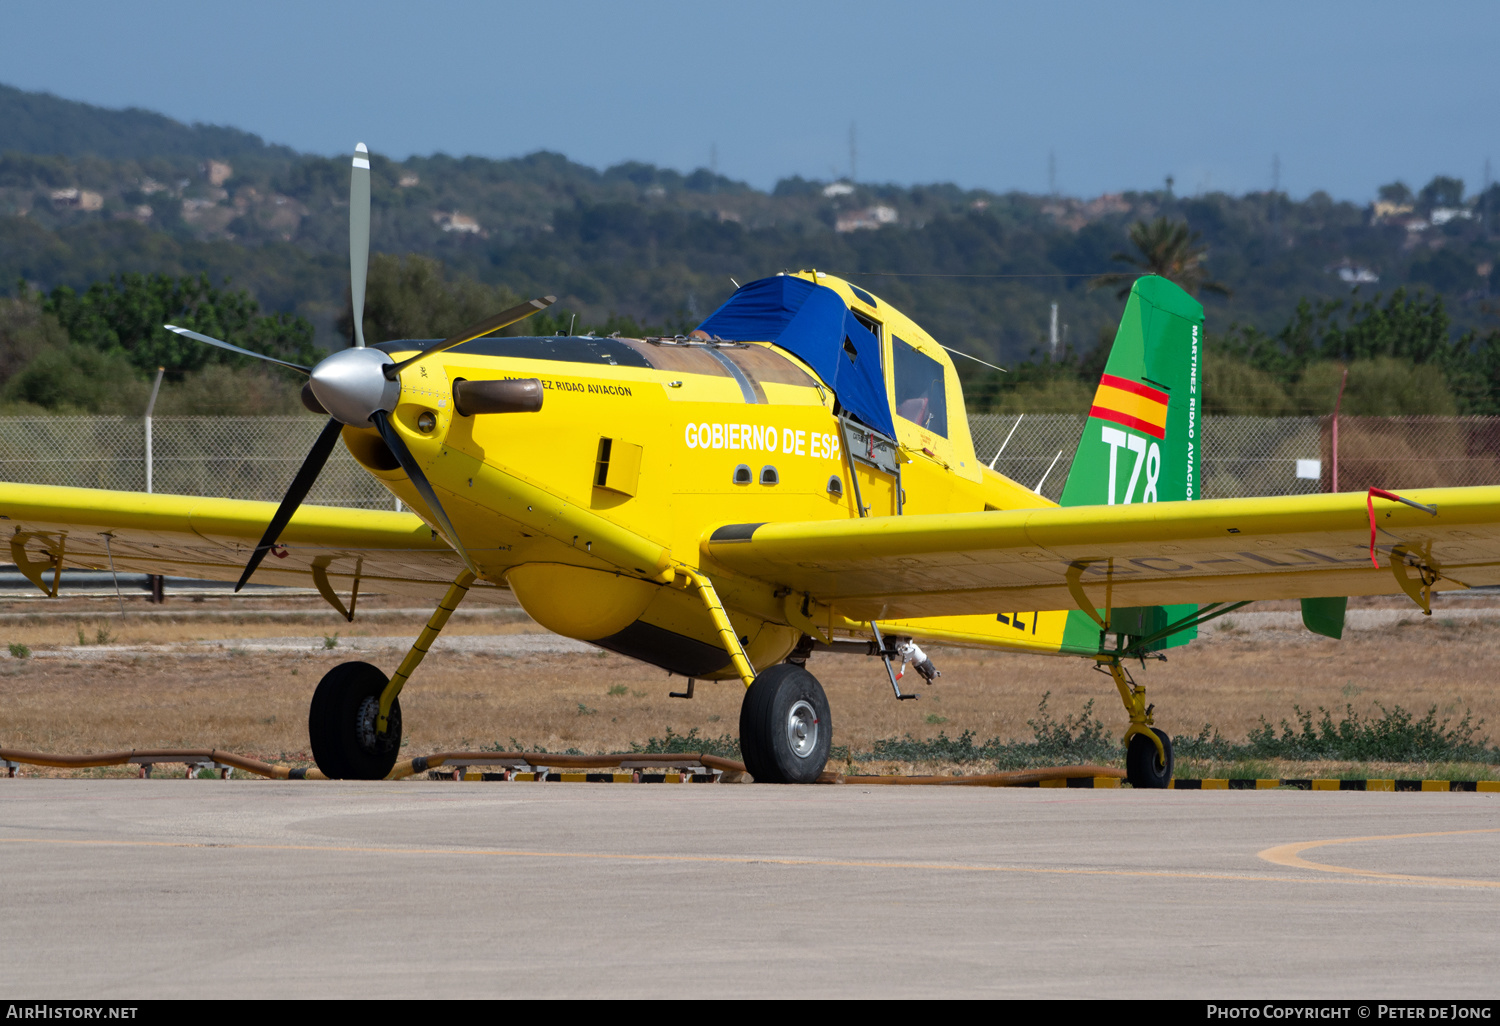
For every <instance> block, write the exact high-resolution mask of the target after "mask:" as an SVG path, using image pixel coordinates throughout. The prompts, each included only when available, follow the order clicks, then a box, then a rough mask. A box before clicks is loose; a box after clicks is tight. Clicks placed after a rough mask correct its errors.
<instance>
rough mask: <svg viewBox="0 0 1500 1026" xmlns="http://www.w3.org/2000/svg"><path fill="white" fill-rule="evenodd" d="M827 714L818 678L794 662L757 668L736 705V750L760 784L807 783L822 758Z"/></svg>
mask: <svg viewBox="0 0 1500 1026" xmlns="http://www.w3.org/2000/svg"><path fill="white" fill-rule="evenodd" d="M832 743H833V718H832V717H831V716H830V715H829V714H828V696H826V695H825V694H823V686H822V685H821V684H819V683H818V678H816V677H814V676H813V675H812V674H810V673H808V672H807V670H806V669H804V668H803V667H801V666H797V665H796V664H794V663H780V664H778V665H776V666H772V667H771V668H769V669H767V670H763V671H762V672H761V674H760V676H758V677H756V678H755V683H753V684H751V685H750V687H749V688H748V689H747V690H746V691H745V701H744V702H743V703H742V704H741V705H740V751H741V752H742V753H743V754H744V757H745V768H746V769H747V770H749V771H750V775H751V776H752V777H754V778H755V780H756V781H757V782H758V783H762V784H811V783H813V782H814V781H816V780H817V779H818V775H819V774H820V773H822V772H823V767H824V766H825V765H827V763H828V750H829V748H830V746H831V745H832Z"/></svg>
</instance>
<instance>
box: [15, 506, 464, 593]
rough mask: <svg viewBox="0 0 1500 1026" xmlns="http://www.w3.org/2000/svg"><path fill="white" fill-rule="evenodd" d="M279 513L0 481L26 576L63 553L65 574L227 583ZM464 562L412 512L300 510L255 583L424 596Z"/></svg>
mask: <svg viewBox="0 0 1500 1026" xmlns="http://www.w3.org/2000/svg"><path fill="white" fill-rule="evenodd" d="M275 511H276V504H275V503H274V502H251V501H246V500H239V499H216V498H199V497H196V496H187V495H155V494H147V493H144V492H117V491H103V490H98V489H92V488H60V487H54V486H50V485H22V484H6V485H3V486H0V527H3V528H5V529H7V530H5V532H4V533H5V535H6V536H8V537H7V539H6V540H8V541H9V542H10V551H9V553H8V555H9V556H10V558H11V559H12V560H13V561H15V562H16V563H17V565H18V566H21V568H22V569H23V570H28V569H29V570H30V572H31V573H32V574H35V573H37V572H40V571H41V570H42V568H44V567H49V566H50V565H51V564H52V562H53V561H54V559H55V557H58V556H59V555H60V556H61V559H62V563H63V567H64V569H63V573H64V575H65V576H66V573H67V568H69V567H80V566H82V567H89V568H94V569H99V570H108V569H109V568H110V562H111V559H112V560H113V564H114V568H115V569H116V570H119V571H130V572H134V573H150V574H165V575H169V576H180V577H193V578H201V579H204V580H211V581H215V580H216V581H234V580H237V579H238V577H239V575H240V572H241V570H242V569H243V567H244V563H245V560H246V558H247V557H248V556H249V554H250V552H251V551H252V550H254V548H255V544H256V542H257V541H258V540H259V538H260V535H261V533H262V532H263V531H264V530H265V526H266V524H267V523H268V522H269V521H270V519H271V516H272V514H274V513H275ZM106 537H108V543H107V544H106V540H105V539H106ZM0 551H3V550H0ZM0 558H3V556H0ZM462 569H463V563H462V561H461V560H460V559H459V558H458V556H457V555H456V554H455V553H454V552H453V550H452V549H450V548H449V547H448V546H447V544H445V543H444V542H443V541H442V539H440V538H437V537H435V536H434V534H433V532H432V530H431V528H429V527H428V526H427V525H426V524H425V523H423V522H422V520H421V519H420V518H419V517H417V516H416V515H415V514H412V513H394V512H383V511H377V510H363V509H346V508H338V507H330V506H303V507H301V508H300V509H298V511H297V513H296V515H295V516H294V517H293V518H292V521H291V523H290V524H288V525H287V527H286V530H284V531H283V532H282V534H281V541H280V544H278V546H277V547H276V549H275V550H273V554H272V558H269V559H267V560H266V561H265V563H263V564H262V565H261V568H260V569H259V570H257V571H256V574H255V577H254V580H255V581H256V583H259V584H279V585H290V586H295V587H309V586H313V585H318V584H319V582H318V578H319V577H321V578H323V583H324V584H327V583H330V582H332V583H335V584H340V585H342V586H343V587H347V586H348V584H349V583H350V582H352V581H353V579H354V578H355V577H356V576H357V577H358V578H359V580H360V582H361V590H362V591H366V592H374V591H382V592H393V593H401V594H412V595H419V596H424V597H426V596H432V595H441V594H442V593H443V590H444V589H445V588H446V587H447V585H448V584H449V583H450V582H451V581H452V580H453V579H454V578H455V577H456V576H457V575H458V573H459V572H460V571H461V570H462ZM33 579H35V577H34V576H33ZM46 579H47V580H48V581H49V582H50V580H51V574H50V572H49V573H47V574H46ZM320 587H321V585H320ZM487 590H489V589H485V588H479V589H477V591H487Z"/></svg>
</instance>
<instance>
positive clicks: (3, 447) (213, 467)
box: [0, 416, 395, 509]
mask: <svg viewBox="0 0 1500 1026" xmlns="http://www.w3.org/2000/svg"><path fill="white" fill-rule="evenodd" d="M325 423H326V421H325V420H324V419H323V418H321V417H311V416H309V417H156V418H154V419H153V420H152V425H151V428H152V430H151V486H152V487H151V490H152V491H154V492H162V493H165V494H172V495H222V496H232V497H234V498H238V499H263V500H266V501H268V502H278V501H280V499H281V497H282V495H283V494H285V492H286V489H287V486H288V485H289V484H291V481H292V478H293V477H295V476H296V473H297V468H298V467H300V466H301V465H302V460H303V459H304V458H305V457H306V456H307V452H308V450H309V449H311V448H312V446H313V442H314V441H315V440H316V439H317V437H318V432H319V431H321V430H322V429H323V425H324V424H325ZM0 481H16V482H21V483H25V484H49V485H72V486H74V487H79V488H116V489H122V490H125V491H144V490H145V488H146V425H145V422H144V421H142V420H141V418H139V417H0ZM308 501H309V502H312V503H317V504H319V505H324V506H353V507H358V508H361V509H393V508H395V498H394V497H393V496H392V495H391V493H390V492H388V491H386V490H385V488H384V487H382V486H381V485H380V483H379V482H378V481H376V480H375V479H374V478H373V477H371V476H370V475H369V474H368V473H367V472H366V471H365V470H364V469H363V468H362V467H360V465H359V464H357V463H355V462H354V459H353V457H351V456H350V455H349V453H348V450H346V449H345V448H344V447H343V446H336V447H335V448H334V450H333V455H332V456H331V457H330V458H329V460H328V463H327V465H326V466H325V467H324V468H323V472H322V473H321V474H319V475H318V481H317V483H316V484H315V485H313V488H312V491H311V492H310V493H309V495H308Z"/></svg>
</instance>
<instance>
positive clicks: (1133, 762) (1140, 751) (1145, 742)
mask: <svg viewBox="0 0 1500 1026" xmlns="http://www.w3.org/2000/svg"><path fill="white" fill-rule="evenodd" d="M1151 730H1152V731H1153V732H1154V733H1155V734H1156V736H1157V737H1159V738H1161V746H1162V749H1163V750H1164V751H1165V752H1166V753H1167V764H1166V765H1165V766H1163V765H1162V764H1161V761H1160V760H1159V759H1158V758H1157V755H1156V746H1155V745H1153V744H1152V743H1151V739H1150V738H1148V737H1142V736H1141V735H1140V734H1132V735H1131V736H1130V747H1129V748H1127V749H1126V750H1125V779H1126V780H1127V781H1129V783H1130V786H1131V787H1154V788H1163V787H1166V786H1168V784H1170V783H1171V781H1172V739H1171V738H1170V737H1168V736H1167V732H1166V731H1164V730H1157V729H1156V728H1155V727H1152V728H1151Z"/></svg>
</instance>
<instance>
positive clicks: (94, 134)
mask: <svg viewBox="0 0 1500 1026" xmlns="http://www.w3.org/2000/svg"><path fill="white" fill-rule="evenodd" d="M7 151H11V152H16V153H35V154H47V155H53V156H62V157H103V158H104V159H106V160H149V159H151V158H154V157H191V158H196V159H199V160H202V159H205V158H208V157H216V158H233V157H241V156H245V155H252V154H253V155H257V156H258V155H263V154H265V153H267V152H268V151H269V152H271V153H275V154H277V155H279V156H283V157H291V156H293V155H294V154H293V151H291V150H289V149H286V148H285V147H281V146H267V145H266V144H265V142H263V141H262V140H261V138H260V136H258V135H252V134H250V133H249V132H241V131H240V130H239V129H237V128H225V127H222V126H219V125H184V124H182V123H181V122H180V121H173V120H172V119H171V118H169V117H166V116H165V115H162V114H156V113H153V112H152V111H149V110H141V109H140V108H138V107H131V108H128V109H126V110H110V109H107V108H105V107H95V106H93V105H92V104H88V103H79V102H77V101H76V100H64V99H61V98H60V97H57V96H53V95H52V94H51V93H29V92H25V91H23V90H20V89H17V88H15V87H14V86H7V85H0V153H3V152H7Z"/></svg>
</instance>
